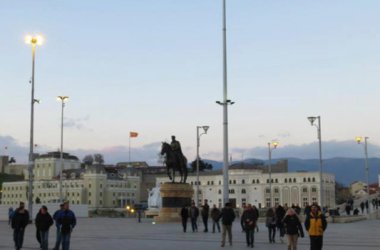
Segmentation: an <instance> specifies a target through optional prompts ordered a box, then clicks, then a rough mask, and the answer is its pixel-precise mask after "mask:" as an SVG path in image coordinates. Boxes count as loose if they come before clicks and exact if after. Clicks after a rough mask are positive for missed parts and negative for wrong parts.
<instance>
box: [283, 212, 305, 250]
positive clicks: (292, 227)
mask: <svg viewBox="0 0 380 250" xmlns="http://www.w3.org/2000/svg"><path fill="white" fill-rule="evenodd" d="M283 222H284V227H285V234H286V236H287V237H288V250H297V240H298V236H301V237H302V238H303V237H304V233H303V228H302V225H301V221H300V219H299V217H298V215H297V213H296V211H295V210H294V209H293V208H289V209H288V211H286V215H285V217H284V220H283Z"/></svg>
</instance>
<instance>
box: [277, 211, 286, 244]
mask: <svg viewBox="0 0 380 250" xmlns="http://www.w3.org/2000/svg"><path fill="white" fill-rule="evenodd" d="M285 213H286V211H285V209H284V208H283V207H282V206H281V205H277V207H276V227H277V228H278V230H279V231H280V241H281V243H283V242H284V239H283V238H284V236H285V230H284V224H283V222H282V219H284V217H285Z"/></svg>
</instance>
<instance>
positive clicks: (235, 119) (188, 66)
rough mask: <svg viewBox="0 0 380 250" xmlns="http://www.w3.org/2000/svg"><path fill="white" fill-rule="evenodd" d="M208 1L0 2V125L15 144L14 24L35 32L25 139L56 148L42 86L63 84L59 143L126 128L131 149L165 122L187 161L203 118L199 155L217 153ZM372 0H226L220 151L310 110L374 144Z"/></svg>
mask: <svg viewBox="0 0 380 250" xmlns="http://www.w3.org/2000/svg"><path fill="white" fill-rule="evenodd" d="M221 3H222V1H221V0H192V1H180V0H160V1H158V0H139V1H137V0H123V1H121V0H112V1H100V0H91V1H87V0H86V1H85V0H82V1H76V0H55V1H51V0H49V1H48V0H34V1H30V0H18V1H13V0H2V1H0V30H1V36H0V37H1V40H0V104H1V105H0V114H1V120H0V137H6V136H10V137H12V138H14V139H15V141H16V142H17V143H18V144H19V145H21V146H26V147H27V145H28V142H29V122H30V100H29V99H30V85H29V83H28V81H29V79H30V76H31V48H30V46H28V45H26V44H25V43H24V36H25V35H26V34H42V35H43V36H44V37H45V39H46V41H45V44H44V45H43V46H41V47H38V48H37V54H36V81H35V84H36V85H35V88H36V98H37V99H41V104H39V105H36V107H35V143H36V144H38V145H41V147H42V148H47V149H56V148H58V147H59V145H60V111H61V110H60V103H59V102H57V101H56V96H57V95H68V96H70V101H69V103H68V104H67V106H66V109H65V119H66V125H65V141H64V147H65V149H66V150H70V151H72V152H75V151H76V150H90V151H91V150H98V151H102V152H110V151H112V150H114V149H115V150H117V149H118V150H120V148H121V150H125V149H126V148H128V136H129V131H137V132H139V137H138V138H136V139H133V141H132V147H133V148H135V149H136V150H142V151H143V150H144V147H148V148H149V146H147V145H149V144H154V145H156V143H158V142H160V141H163V140H170V136H171V135H172V134H174V135H176V136H177V138H178V140H179V141H181V143H182V147H183V149H184V151H185V154H186V155H187V156H188V158H190V159H193V158H194V155H195V146H196V126H197V125H209V126H210V127H211V128H210V130H209V134H208V135H205V136H202V138H201V152H202V155H203V156H204V157H208V158H213V159H216V160H221V159H222V108H221V107H220V106H219V105H217V104H215V101H217V100H221V99H222V27H221V24H222V16H221V15H222V5H221ZM379 10H380V1H377V0H372V1H371V0H368V1H357V0H340V1H339V0H337V1H327V0H321V1H304V0H298V1H283V0H277V1H275V0H268V1H254V0H235V1H231V0H227V15H228V17H227V26H228V27H227V30H228V91H229V93H228V96H229V98H230V99H232V100H233V101H235V102H236V103H235V104H234V105H233V106H231V107H230V108H229V124H230V127H229V134H230V137H229V141H230V148H231V151H232V152H233V151H234V150H233V149H234V148H235V149H236V148H238V149H242V150H240V151H239V152H244V151H245V150H246V151H247V153H246V155H244V157H257V156H256V155H249V149H251V148H255V147H265V145H266V143H267V142H268V141H271V140H272V139H278V140H280V142H281V145H282V146H284V147H285V146H287V145H293V146H294V145H299V146H301V145H303V144H309V143H312V142H315V141H316V140H317V137H316V133H317V132H316V129H315V128H313V127H311V126H310V124H309V122H308V121H307V119H306V117H307V116H310V115H321V116H322V130H323V140H324V141H332V140H336V141H347V140H353V138H354V137H355V136H357V135H366V136H369V137H370V141H371V143H373V144H375V145H376V144H377V145H378V144H380V137H379V133H378V128H379V124H380V116H379V115H378V109H379V108H378V107H379V104H378V100H379V92H380V84H379V83H378V81H379V79H380V70H379V68H380V25H379V24H380V16H379V14H378V13H379ZM1 143H2V144H1ZM5 144H6V142H5V141H4V140H3V141H1V140H0V147H1V148H3V147H4V146H6V145H5ZM124 147H125V148H124ZM9 150H11V149H9ZM155 150H156V149H154V150H153V151H150V152H154V151H155ZM157 150H158V149H157ZM359 151H360V150H359ZM1 153H2V152H0V154H1ZM359 153H360V152H359ZM377 153H379V152H377ZM127 155H128V153H127V152H126V153H125V160H127ZM359 155H360V154H359ZM153 157H156V153H155V155H154V156H152V157H151V158H153ZM234 157H235V158H239V157H241V156H240V155H236V156H234ZM315 157H317V148H316V151H315ZM135 158H136V157H135ZM25 159H26V155H25ZM134 160H144V159H134Z"/></svg>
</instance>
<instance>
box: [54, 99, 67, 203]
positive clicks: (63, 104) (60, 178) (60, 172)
mask: <svg viewBox="0 0 380 250" xmlns="http://www.w3.org/2000/svg"><path fill="white" fill-rule="evenodd" d="M57 100H58V101H61V103H62V109H61V157H60V163H61V167H60V169H59V200H60V202H62V201H63V197H62V170H63V109H64V107H65V104H66V102H67V101H68V100H69V97H68V96H62V95H60V96H58V97H57Z"/></svg>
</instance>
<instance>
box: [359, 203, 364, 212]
mask: <svg viewBox="0 0 380 250" xmlns="http://www.w3.org/2000/svg"><path fill="white" fill-rule="evenodd" d="M360 209H361V210H362V214H364V202H363V201H362V202H360Z"/></svg>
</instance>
